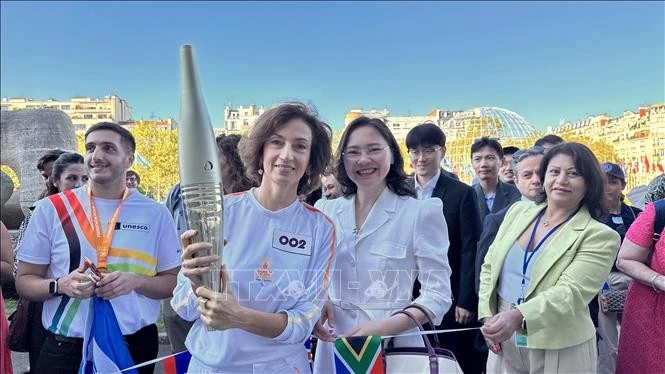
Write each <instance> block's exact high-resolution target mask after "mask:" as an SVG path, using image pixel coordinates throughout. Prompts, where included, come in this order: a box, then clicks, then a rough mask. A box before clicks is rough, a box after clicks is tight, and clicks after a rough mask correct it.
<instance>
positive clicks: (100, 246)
mask: <svg viewBox="0 0 665 374" xmlns="http://www.w3.org/2000/svg"><path fill="white" fill-rule="evenodd" d="M127 196H129V189H128V188H127V187H125V192H123V194H122V200H120V204H118V206H117V207H116V208H115V212H113V216H111V220H110V221H109V224H108V226H106V233H105V234H102V223H101V221H100V220H99V214H97V208H96V207H95V202H94V201H92V191H90V187H89V186H88V201H90V215H91V216H92V227H93V228H94V230H95V238H96V241H95V243H93V245H94V246H95V250H96V251H97V267H98V268H99V269H100V270H106V259H107V257H108V255H109V249H110V248H111V239H112V238H113V232H114V231H115V223H116V222H117V221H118V216H119V215H120V207H122V203H124V202H125V200H126V199H127Z"/></svg>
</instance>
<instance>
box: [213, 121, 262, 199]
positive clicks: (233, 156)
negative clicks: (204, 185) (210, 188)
mask: <svg viewBox="0 0 665 374" xmlns="http://www.w3.org/2000/svg"><path fill="white" fill-rule="evenodd" d="M240 139H241V137H240V135H236V134H231V135H225V134H221V135H219V136H218V137H217V138H216V139H215V141H216V142H217V149H218V150H219V152H220V153H221V154H222V155H223V156H224V160H225V161H226V163H227V164H229V170H230V171H231V180H230V181H229V180H223V181H222V182H223V183H224V184H228V186H229V189H228V191H226V190H225V191H224V193H234V192H242V191H247V190H249V189H250V188H252V187H254V186H255V185H256V183H254V182H253V181H252V180H251V179H250V178H249V177H248V176H247V171H246V169H245V165H243V163H242V160H241V159H240V154H239V153H238V143H240Z"/></svg>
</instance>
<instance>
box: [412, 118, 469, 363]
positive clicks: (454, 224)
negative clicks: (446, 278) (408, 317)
mask: <svg viewBox="0 0 665 374" xmlns="http://www.w3.org/2000/svg"><path fill="white" fill-rule="evenodd" d="M406 147H407V148H408V150H409V158H410V160H411V164H412V165H413V168H414V170H415V176H414V178H413V183H414V186H415V188H416V192H417V193H418V199H427V198H439V199H441V201H442V202H443V214H444V216H445V217H446V223H447V225H448V236H449V240H450V247H449V248H448V263H449V264H450V268H451V270H452V275H451V277H450V283H451V291H452V294H453V305H452V306H451V308H450V309H449V311H448V313H447V314H446V315H445V316H444V317H443V321H442V322H441V325H439V326H437V329H457V328H465V327H472V325H470V324H471V323H472V322H473V321H474V320H475V319H474V314H475V312H476V309H477V306H478V299H477V297H476V294H475V292H474V286H473V276H474V270H473V267H474V262H475V254H476V242H477V240H478V236H479V235H480V228H481V227H480V219H479V218H478V211H477V208H476V197H475V193H474V192H473V189H472V188H471V187H469V186H468V185H466V184H464V183H462V182H460V181H459V180H457V176H455V179H453V178H451V177H449V176H448V175H449V174H451V173H448V172H446V171H445V170H443V169H441V166H440V165H441V161H442V160H443V158H444V157H445V155H446V135H445V134H444V133H443V131H442V130H441V129H440V128H439V127H437V126H436V125H435V124H433V123H425V124H421V125H418V126H416V127H414V128H413V129H411V131H409V133H408V134H407V136H406ZM453 175H454V174H453ZM418 289H419V284H418V283H416V287H415V291H414V294H415V295H414V297H415V296H417V295H418ZM474 335H475V332H474V331H468V332H458V333H454V334H441V335H440V336H439V340H440V341H441V346H442V347H443V348H446V349H449V350H451V351H452V352H453V353H454V354H455V357H456V358H457V360H458V362H459V364H460V367H461V368H462V371H463V372H465V373H475V372H480V370H482V367H476V363H477V362H478V361H480V360H478V359H477V357H475V356H476V354H477V352H475V351H474V349H473V345H474Z"/></svg>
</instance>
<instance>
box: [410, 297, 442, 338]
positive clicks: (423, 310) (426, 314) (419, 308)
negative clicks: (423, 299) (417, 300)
mask: <svg viewBox="0 0 665 374" xmlns="http://www.w3.org/2000/svg"><path fill="white" fill-rule="evenodd" d="M408 308H416V309H418V310H420V311H421V312H423V314H424V315H425V317H427V323H429V325H430V326H432V329H434V328H435V326H434V321H432V319H431V318H429V312H428V311H427V309H425V307H424V306H422V305H418V304H411V305H408V306H407V307H405V308H404V309H408ZM431 337H432V340H434V343H433V344H434V347H436V348H441V343H440V342H439V336H438V335H437V334H432V335H431Z"/></svg>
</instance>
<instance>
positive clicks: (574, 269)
mask: <svg viewBox="0 0 665 374" xmlns="http://www.w3.org/2000/svg"><path fill="white" fill-rule="evenodd" d="M540 179H541V180H542V181H543V185H544V187H545V201H546V204H538V205H535V204H533V203H532V202H519V203H516V204H514V205H513V206H512V207H511V208H510V209H509V210H508V213H506V217H505V219H504V221H503V224H502V225H501V226H500V227H499V232H498V233H497V236H496V240H495V241H494V243H493V244H492V245H491V247H490V249H489V252H488V253H487V256H486V258H485V262H484V263H483V267H482V271H481V275H480V296H479V305H478V318H479V319H480V320H481V321H483V327H482V328H481V332H482V334H483V336H484V337H485V340H486V341H487V345H488V347H489V348H490V351H491V352H490V354H489V358H488V361H487V372H488V373H573V372H574V373H591V372H594V371H595V370H596V332H595V328H594V326H593V322H592V321H591V317H590V314H589V309H588V305H589V302H590V301H591V299H592V298H593V297H594V296H595V295H596V294H597V293H598V291H599V290H600V288H601V286H602V284H603V282H604V281H605V279H606V278H607V275H608V274H609V272H610V269H611V267H612V262H613V259H614V257H615V256H616V249H617V247H618V245H619V234H617V233H616V232H614V231H613V230H612V229H610V228H609V227H607V226H605V225H604V224H602V223H600V222H598V221H597V220H598V219H600V217H602V216H603V214H605V212H604V207H603V205H602V203H601V201H600V199H599V198H598V197H599V196H601V195H602V193H603V175H602V172H601V171H600V167H599V165H598V161H597V160H596V158H595V156H594V155H593V153H592V152H591V150H589V148H588V147H587V146H585V145H583V144H579V143H563V144H559V145H556V146H554V147H552V149H550V151H549V152H548V153H547V154H546V155H545V157H544V158H543V161H542V163H541V169H540Z"/></svg>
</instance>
